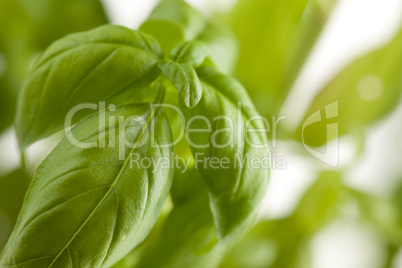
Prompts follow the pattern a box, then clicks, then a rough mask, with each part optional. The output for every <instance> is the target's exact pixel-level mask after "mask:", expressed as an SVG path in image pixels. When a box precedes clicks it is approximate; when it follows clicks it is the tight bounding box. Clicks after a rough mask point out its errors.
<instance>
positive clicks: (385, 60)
mask: <svg viewBox="0 0 402 268" xmlns="http://www.w3.org/2000/svg"><path fill="white" fill-rule="evenodd" d="M401 46H402V31H401V32H400V33H399V34H398V35H397V37H396V38H395V39H394V40H393V41H392V42H391V43H390V44H389V45H387V46H385V47H383V48H381V49H379V50H376V51H374V52H372V53H370V54H368V55H366V56H363V57H361V58H359V59H357V60H356V61H354V62H352V63H351V64H350V65H349V66H347V68H345V69H344V70H343V71H341V72H340V73H339V74H338V75H337V76H336V77H335V78H334V79H333V80H332V81H330V82H329V83H328V84H327V85H326V86H325V87H324V88H323V89H322V90H321V91H320V92H319V93H318V94H317V96H316V97H315V99H314V100H313V102H312V104H311V105H310V107H309V109H308V111H307V112H306V114H305V115H304V118H303V121H302V122H301V123H300V125H299V126H298V128H297V130H296V132H295V137H296V139H298V140H300V141H304V144H306V145H308V146H316V147H317V146H321V145H323V144H325V143H326V142H328V141H330V139H332V138H335V137H339V136H340V135H344V134H350V133H355V132H357V131H361V129H362V128H363V127H365V126H367V125H369V124H372V123H374V122H376V121H378V120H380V119H381V118H383V117H384V116H385V115H387V114H389V113H390V112H391V111H392V110H393V109H394V108H395V107H396V106H397V105H398V104H399V103H400V99H401V90H402V50H401ZM336 102H337V105H338V111H339V115H338V118H336V119H337V121H338V129H337V130H335V132H330V133H327V124H328V123H329V120H331V119H330V118H331V117H333V116H330V115H328V114H327V113H325V117H324V114H322V120H321V121H319V122H316V123H314V124H308V122H309V121H308V119H309V118H311V116H313V115H314V114H316V113H317V111H318V112H319V111H321V110H323V109H325V110H327V107H329V105H331V104H334V103H336ZM326 112H327V111H326ZM327 119H328V120H327Z"/></svg>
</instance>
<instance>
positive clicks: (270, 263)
mask: <svg viewBox="0 0 402 268" xmlns="http://www.w3.org/2000/svg"><path fill="white" fill-rule="evenodd" d="M342 189H343V186H342V183H341V178H340V174H339V173H337V172H331V171H327V172H323V173H322V174H321V175H320V177H319V178H318V180H317V181H316V182H315V183H314V184H313V185H312V186H311V187H310V188H309V189H308V190H307V192H306V193H305V194H304V196H303V197H302V199H301V201H300V203H299V204H298V206H297V208H296V210H295V212H294V213H293V214H292V215H291V216H289V217H287V218H285V219H279V220H274V221H267V220H265V221H262V222H261V223H259V224H257V225H256V227H254V228H253V229H252V230H251V231H250V233H249V234H248V235H247V236H246V237H245V238H244V239H243V240H242V241H240V242H239V243H238V244H236V245H235V246H234V247H233V249H232V251H231V252H230V254H229V256H228V258H227V259H225V261H224V263H223V265H222V266H221V267H223V268H241V267H248V268H263V267H272V268H273V267H275V268H294V267H311V264H310V265H308V264H309V263H310V261H311V260H310V255H311V252H309V249H308V243H309V240H310V239H311V238H312V237H313V235H314V234H316V233H317V232H318V231H319V230H320V229H321V228H323V227H324V226H325V225H326V224H328V223H329V222H331V221H332V220H333V219H334V218H335V217H336V216H338V209H339V205H340V204H341V203H342V200H343V199H342ZM306 263H307V266H305V265H306Z"/></svg>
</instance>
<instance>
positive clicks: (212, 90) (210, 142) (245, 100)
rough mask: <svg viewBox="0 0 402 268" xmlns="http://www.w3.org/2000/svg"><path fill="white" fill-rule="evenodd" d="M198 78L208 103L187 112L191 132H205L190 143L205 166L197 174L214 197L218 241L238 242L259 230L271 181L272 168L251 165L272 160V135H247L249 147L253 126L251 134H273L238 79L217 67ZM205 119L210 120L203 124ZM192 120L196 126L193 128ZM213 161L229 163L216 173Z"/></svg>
mask: <svg viewBox="0 0 402 268" xmlns="http://www.w3.org/2000/svg"><path fill="white" fill-rule="evenodd" d="M197 73H198V76H199V78H200V80H201V84H202V86H203V95H202V98H201V100H200V102H199V103H198V104H197V105H196V106H195V107H194V108H192V109H188V108H186V107H183V109H182V110H183V113H184V116H185V118H186V120H187V125H188V127H189V128H191V129H196V130H203V131H197V132H195V131H191V132H190V131H188V129H187V135H188V136H187V137H188V138H189V139H190V140H189V144H190V146H191V149H192V151H193V154H194V157H195V162H196V163H197V162H200V161H201V162H202V163H198V166H197V167H196V168H198V169H199V170H200V172H201V174H202V176H203V178H204V181H205V183H206V184H207V187H208V189H209V191H210V204H211V209H212V213H213V215H214V221H215V227H216V229H217V232H218V237H219V238H220V239H222V238H226V237H231V236H232V237H235V236H239V235H241V234H243V233H244V232H245V231H247V229H248V228H250V226H251V225H252V224H253V222H254V220H255V218H256V216H257V212H258V209H259V205H260V203H261V201H262V200H263V198H264V195H265V192H266V189H267V186H268V180H269V166H266V167H265V168H264V167H262V165H258V164H257V165H258V168H255V166H252V165H250V163H248V160H251V159H256V160H257V161H258V160H260V161H263V160H264V159H265V160H267V158H268V156H269V149H268V148H267V146H268V141H267V137H266V134H265V133H261V132H259V133H253V134H252V135H247V139H248V141H247V142H246V141H245V139H246V136H245V135H244V132H245V125H246V122H247V121H248V120H251V121H249V123H250V124H249V126H248V128H247V129H248V130H255V129H267V126H266V125H264V124H263V122H262V121H261V120H258V119H259V118H256V116H258V113H257V112H256V111H255V108H254V106H253V104H252V102H251V101H250V98H249V97H248V95H247V92H246V91H245V89H244V88H243V87H242V86H241V85H240V84H239V83H238V82H237V81H236V80H235V79H232V78H229V77H227V76H225V75H222V74H220V73H218V72H217V71H215V70H214V69H213V68H211V67H200V68H199V69H197ZM239 106H241V107H239ZM199 116H202V117H204V119H205V120H198V119H200V118H199ZM194 118H195V119H197V118H198V119H197V120H194ZM253 118H254V119H256V120H254V121H253V120H252V119H253ZM190 120H193V121H192V122H191V125H190V124H189V122H190ZM207 122H208V123H209V125H210V126H209V128H210V129H209V130H208V126H207V125H208V123H207ZM197 155H198V156H200V157H199V159H197ZM212 158H214V159H218V161H220V160H224V161H225V162H229V163H226V164H225V168H216V167H215V168H214V167H213V166H212V162H208V161H209V160H208V159H212ZM226 159H227V160H226ZM214 161H216V160H214ZM265 163H266V162H265Z"/></svg>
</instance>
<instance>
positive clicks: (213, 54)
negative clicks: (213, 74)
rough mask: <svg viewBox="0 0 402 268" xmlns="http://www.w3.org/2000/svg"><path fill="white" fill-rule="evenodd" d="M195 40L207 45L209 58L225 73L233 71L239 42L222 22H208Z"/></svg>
mask: <svg viewBox="0 0 402 268" xmlns="http://www.w3.org/2000/svg"><path fill="white" fill-rule="evenodd" d="M197 40H199V41H202V42H204V43H205V44H207V45H208V46H209V57H208V58H209V60H210V61H211V63H212V65H213V66H215V68H216V69H217V70H219V71H221V72H223V73H225V74H231V73H233V71H234V69H235V67H236V63H237V60H238V54H239V42H238V40H237V37H236V35H235V34H234V33H233V31H232V29H231V28H230V27H228V26H227V25H224V24H222V23H215V22H208V23H207V24H206V26H205V28H204V31H203V32H202V33H201V34H200V35H199V36H198V37H197Z"/></svg>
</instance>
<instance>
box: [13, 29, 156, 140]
mask: <svg viewBox="0 0 402 268" xmlns="http://www.w3.org/2000/svg"><path fill="white" fill-rule="evenodd" d="M160 56H161V51H160V48H159V45H158V43H157V42H156V41H155V40H154V39H153V38H151V37H149V36H147V35H144V34H142V33H139V32H138V31H132V30H129V29H127V28H124V27H121V26H116V25H106V26H102V27H99V28H96V29H94V30H91V31H88V32H84V33H77V34H71V35H68V36H66V37H64V38H63V39H60V40H58V41H56V42H55V43H53V44H52V45H51V46H50V47H49V48H48V49H47V50H46V51H45V53H44V54H43V55H42V56H41V57H40V58H39V59H38V60H37V61H36V63H35V65H34V67H33V71H32V72H31V75H30V76H29V77H28V79H27V80H26V83H25V85H24V87H23V89H22V92H21V96H20V100H19V103H18V110H17V121H16V128H17V134H18V136H19V140H20V144H21V145H22V146H23V147H25V146H27V145H29V144H31V143H32V142H34V141H36V140H38V139H40V138H44V137H47V136H49V135H51V134H53V133H55V132H57V131H59V130H61V129H62V128H63V124H64V120H65V117H66V115H67V113H68V112H69V111H70V110H71V109H72V108H73V107H75V106H76V105H78V104H82V103H85V102H98V101H119V103H127V102H141V101H142V100H138V99H137V100H136V99H133V98H130V95H132V94H133V93H132V92H133V91H134V92H135V91H139V90H140V89H141V88H144V87H145V86H146V85H148V84H149V83H150V82H152V81H153V80H154V79H155V78H156V77H157V76H158V71H157V62H158V60H159V58H160ZM130 89H135V90H131V92H130ZM86 115H88V113H80V116H79V117H77V118H75V119H76V120H75V121H77V120H79V119H82V118H83V117H84V116H86Z"/></svg>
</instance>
